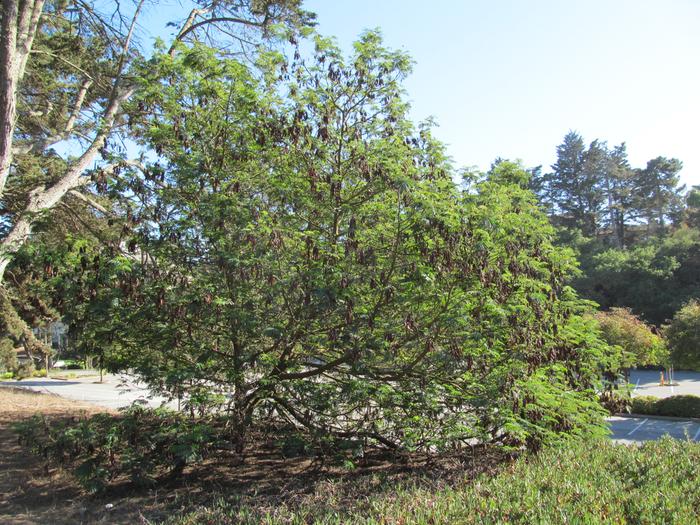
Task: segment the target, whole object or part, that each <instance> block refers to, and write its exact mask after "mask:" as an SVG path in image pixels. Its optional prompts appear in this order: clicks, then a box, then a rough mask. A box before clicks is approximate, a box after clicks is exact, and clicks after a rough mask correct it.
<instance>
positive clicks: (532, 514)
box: [166, 438, 700, 525]
mask: <svg viewBox="0 0 700 525" xmlns="http://www.w3.org/2000/svg"><path fill="white" fill-rule="evenodd" d="M698 465H700V444H697V443H691V442H683V441H676V440H672V439H670V438H667V439H663V440H661V441H658V442H649V443H646V444H644V445H643V446H640V447H636V446H633V447H626V446H620V445H614V444H612V443H611V442H597V443H580V444H578V445H574V446H568V447H566V448H561V449H552V450H547V451H544V452H542V453H540V454H539V455H538V456H536V457H529V458H528V457H526V458H521V459H520V460H518V461H516V462H515V463H513V464H512V465H511V466H510V467H509V468H506V469H505V470H504V471H502V472H501V473H499V474H497V475H495V476H488V475H483V476H481V477H479V478H477V480H476V481H471V482H464V483H463V484H459V483H458V484H456V485H452V486H449V485H447V486H439V487H432V488H425V487H415V486H411V485H404V486H401V487H398V488H396V489H395V490H394V491H393V492H388V493H386V492H385V493H376V492H375V493H372V492H367V493H364V494H358V495H357V499H356V500H355V501H354V503H353V505H352V506H350V507H349V506H348V504H347V502H346V501H342V499H338V498H337V493H338V487H334V486H330V487H325V488H324V493H323V494H316V495H315V496H309V497H307V498H306V499H304V500H302V501H299V502H297V503H296V505H294V506H291V505H288V504H286V505H279V506H277V507H274V508H267V509H261V508H257V507H256V504H255V502H254V500H247V501H233V502H232V501H230V500H226V499H220V500H218V501H217V502H216V503H214V504H213V505H210V506H207V507H202V508H200V509H198V510H196V511H194V512H191V513H190V514H186V515H184V516H181V517H176V518H172V519H170V520H169V521H167V522H166V523H167V524H168V525H195V524H201V523H207V524H210V525H224V524H234V523H236V524H238V523H240V524H251V525H252V524H258V523H264V524H305V523H323V524H367V525H369V524H384V525H389V524H395V525H399V524H401V525H407V524H426V525H427V524H438V523H450V524H500V523H521V524H535V523H538V524H539V523H544V524H549V523H583V524H588V523H590V524H598V523H611V524H620V523H634V524H657V523H677V524H685V523H687V524H692V523H697V522H698V509H700V472H698V467H697V466H698Z"/></svg>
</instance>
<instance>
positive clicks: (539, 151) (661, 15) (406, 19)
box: [304, 0, 700, 184]
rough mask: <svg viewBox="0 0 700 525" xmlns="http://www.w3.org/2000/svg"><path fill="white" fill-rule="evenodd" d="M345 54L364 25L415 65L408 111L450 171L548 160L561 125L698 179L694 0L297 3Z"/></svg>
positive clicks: (699, 30) (698, 11) (699, 4)
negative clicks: (678, 164)
mask: <svg viewBox="0 0 700 525" xmlns="http://www.w3.org/2000/svg"><path fill="white" fill-rule="evenodd" d="M304 5H305V6H306V7H307V9H309V10H311V11H314V12H316V13H317V14H318V22H319V25H318V29H319V31H320V32H321V33H323V34H328V35H335V36H336V37H337V38H338V41H339V43H340V44H341V45H342V46H343V47H348V46H349V45H350V43H351V42H352V40H353V39H355V38H356V37H357V35H358V34H359V33H360V32H361V31H362V30H364V29H366V28H374V27H379V28H381V30H382V32H383V34H384V36H385V40H386V43H387V44H388V45H389V46H391V47H395V48H401V49H405V50H406V51H408V52H409V53H410V54H411V56H412V57H413V58H414V60H415V62H416V63H415V68H414V73H413V75H412V76H411V77H410V78H409V79H408V80H407V82H406V88H407V91H408V96H409V99H410V100H411V101H412V104H413V116H414V118H416V119H423V118H425V117H427V116H434V117H435V118H436V120H437V122H438V124H439V125H440V127H439V128H438V129H437V130H436V134H437V136H438V137H439V138H441V139H442V140H443V141H444V142H447V143H448V144H449V152H450V154H451V155H452V157H453V158H454V160H455V162H456V164H457V165H458V166H471V165H476V166H478V167H480V168H482V169H485V168H488V166H489V165H490V163H491V161H492V160H493V159H494V158H495V157H498V156H500V157H504V158H511V159H516V158H520V159H522V160H523V161H524V163H525V164H526V165H528V166H534V165H538V164H543V165H544V166H545V167H546V168H548V167H549V165H550V164H552V162H553V161H554V155H555V148H556V146H557V144H559V143H561V141H562V138H563V137H564V135H565V134H566V132H567V131H569V130H570V129H573V130H576V131H578V132H579V133H581V134H582V135H583V137H584V139H585V140H586V141H588V142H590V141H592V140H593V139H595V138H600V139H601V140H607V141H608V143H609V144H617V143H620V142H623V141H624V142H626V143H627V149H628V153H629V158H630V162H631V163H632V165H633V166H635V167H637V166H644V165H645V164H646V161H647V160H649V159H651V158H653V157H656V156H658V155H664V156H667V157H677V158H679V159H681V160H682V161H683V163H684V169H683V171H682V172H681V179H682V181H683V182H685V183H686V184H700V132H699V131H700V0H654V1H649V0H585V1H584V0H527V1H525V0H433V1H432V2H426V1H424V0H423V1H419V0H374V1H372V0H352V1H350V0H343V1H341V0H306V2H305V3H304Z"/></svg>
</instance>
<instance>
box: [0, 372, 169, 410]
mask: <svg viewBox="0 0 700 525" xmlns="http://www.w3.org/2000/svg"><path fill="white" fill-rule="evenodd" d="M3 386H10V387H21V388H28V389H30V390H34V391H36V392H44V393H48V394H57V395H59V396H63V397H66V398H68V399H75V400H77V401H85V402H88V403H93V404H95V405H99V406H103V407H107V408H112V409H116V408H122V407H125V406H129V405H130V404H131V403H133V402H134V401H139V402H142V403H145V404H148V405H150V406H153V407H157V406H160V405H161V404H162V403H163V402H164V399H163V398H160V397H157V396H150V395H149V392H148V390H147V389H146V388H144V387H143V386H140V385H139V384H138V383H136V382H134V381H133V380H130V379H129V378H127V377H126V376H117V375H111V374H107V375H105V377H104V381H103V382H102V383H100V382H99V379H98V378H96V377H89V378H75V379H68V380H65V381H64V380H60V379H47V378H33V379H25V380H23V381H0V387H3Z"/></svg>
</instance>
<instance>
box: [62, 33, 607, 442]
mask: <svg viewBox="0 0 700 525" xmlns="http://www.w3.org/2000/svg"><path fill="white" fill-rule="evenodd" d="M316 47H317V53H316V54H315V55H314V56H313V57H311V58H309V59H308V60H306V59H302V58H301V56H300V55H297V56H296V57H294V58H293V59H288V58H286V57H284V56H282V55H280V54H265V55H263V56H262V57H261V59H260V65H259V67H260V68H262V74H261V75H259V76H260V79H258V75H256V74H255V73H256V72H255V71H253V70H251V69H250V68H249V67H247V66H245V65H244V64H242V63H240V62H237V61H234V60H228V59H226V60H224V59H221V58H219V57H218V56H217V53H216V52H215V50H211V49H208V48H206V47H204V46H201V45H199V46H194V47H193V48H191V49H189V50H185V49H183V50H181V52H180V53H177V54H175V56H170V54H167V53H162V54H157V55H156V56H155V57H154V58H153V59H152V60H151V61H149V62H148V63H147V64H145V65H144V71H143V75H142V77H143V84H144V85H143V86H142V89H141V91H140V93H141V95H140V98H139V101H138V104H139V105H140V107H141V108H142V110H143V113H142V116H141V119H140V120H139V121H136V120H135V121H134V124H133V125H134V129H137V128H138V130H139V133H140V136H141V141H142V142H143V144H144V145H145V146H146V147H148V148H149V149H152V150H153V151H156V152H157V154H158V156H159V157H158V161H157V162H155V163H153V164H152V165H150V166H148V167H147V168H146V169H145V171H144V172H137V171H132V170H129V169H126V168H125V169H124V170H123V172H122V176H121V177H120V179H119V180H115V181H114V182H113V183H112V184H111V186H110V187H109V188H108V191H109V192H111V193H112V194H113V195H114V196H115V197H119V196H121V198H122V203H121V206H122V207H123V208H124V209H125V210H128V211H127V216H128V223H127V225H126V228H127V229H128V231H129V240H128V241H126V244H127V246H128V247H129V249H130V250H131V252H132V253H133V254H134V256H128V255H119V256H116V255H115V254H114V253H112V254H110V253H109V252H108V251H106V250H99V249H97V248H95V247H91V246H89V245H83V246H80V247H79V248H77V250H74V251H73V253H72V255H70V254H69V255H67V256H66V257H65V258H64V261H65V266H66V267H67V268H68V271H67V272H66V275H65V276H64V278H63V286H64V288H63V290H64V293H63V297H65V298H66V300H67V301H71V302H72V306H71V307H70V308H68V311H69V312H70V314H71V318H70V321H71V323H72V324H73V325H74V326H78V327H80V329H81V330H82V333H83V341H86V342H87V344H89V345H93V346H94V347H95V348H99V349H100V352H102V355H103V356H104V358H105V364H106V365H107V367H109V368H112V369H127V368H128V369H132V370H134V371H135V372H136V374H138V376H139V377H140V378H141V379H143V380H144V381H145V382H146V383H147V384H149V386H150V387H151V388H153V389H154V390H156V391H157V392H159V393H162V394H164V395H166V396H169V397H171V398H176V397H177V398H182V399H183V400H185V401H186V402H188V403H190V404H192V403H194V402H196V403H197V404H198V405H197V407H196V408H195V407H193V409H194V410H195V411H197V412H202V413H203V412H206V410H207V409H208V408H209V409H219V408H221V409H223V410H225V411H226V414H227V416H228V417H229V418H230V419H231V421H232V427H233V428H235V429H237V431H238V432H239V433H240V435H239V436H238V437H237V438H236V439H237V440H238V444H239V446H241V447H242V446H243V444H244V441H245V433H246V431H247V429H248V428H249V427H250V426H251V425H252V424H253V423H254V422H256V421H260V420H263V419H269V418H270V417H271V416H270V415H271V414H274V415H276V416H277V417H278V418H280V419H282V420H286V421H290V422H293V423H294V424H295V425H297V426H298V427H299V428H300V429H304V431H305V432H306V433H307V434H309V435H311V436H328V435H335V436H339V437H353V438H362V439H369V440H371V441H374V442H379V443H381V444H383V445H386V446H388V447H403V448H408V449H431V450H443V449H447V448H452V447H455V446H457V447H459V446H464V445H465V444H466V443H467V442H468V441H469V440H472V439H478V440H496V441H500V442H503V443H507V444H511V445H514V446H523V445H527V446H530V447H533V448H536V447H538V446H541V445H542V444H543V443H548V442H553V441H557V440H560V439H566V438H567V437H583V436H589V435H600V434H601V433H603V432H605V427H604V423H603V419H602V415H603V414H604V412H603V410H602V409H601V407H600V406H599V404H598V403H597V399H596V388H597V387H598V386H599V373H600V370H601V368H604V367H605V363H604V361H605V360H606V359H608V353H609V352H608V348H607V346H606V345H605V343H603V342H602V341H601V340H600V339H599V338H598V337H597V335H596V331H595V329H594V328H593V326H594V325H593V322H592V321H591V320H589V319H583V318H582V314H584V313H586V312H587V311H589V309H590V306H589V305H588V304H587V303H584V302H581V301H580V300H579V299H578V298H577V297H576V294H575V293H574V292H573V290H572V289H571V288H569V287H567V286H566V284H565V283H566V280H567V279H568V276H569V275H570V273H571V272H572V271H573V270H574V265H575V262H574V259H573V257H572V254H571V252H570V251H568V250H562V249H559V248H555V247H554V246H553V245H552V237H553V230H552V228H551V227H550V226H549V224H548V222H547V219H546V217H545V216H544V215H543V214H542V213H540V212H539V210H538V208H537V206H536V203H535V199H534V197H533V195H532V194H531V193H530V192H529V191H528V190H527V189H525V187H524V186H525V184H526V181H527V178H528V175H527V174H525V173H523V172H522V168H520V167H519V166H517V165H512V163H501V164H499V165H498V166H497V167H496V168H495V169H494V171H493V173H491V174H490V176H488V177H486V178H485V179H484V180H481V181H479V182H476V183H475V184H474V185H473V186H472V187H470V188H469V190H468V191H465V192H462V191H460V190H459V189H458V188H457V187H456V185H455V184H454V183H453V181H452V172H451V168H450V166H449V164H448V163H447V160H446V158H445V155H444V153H443V150H442V146H441V145H440V144H439V143H438V142H436V141H435V140H434V139H433V138H432V137H431V133H430V128H429V127H428V126H425V125H424V126H419V127H418V128H417V129H416V128H415V127H414V126H413V125H412V124H411V123H410V122H409V121H408V119H407V109H408V106H407V104H406V102H405V101H404V100H403V99H402V88H401V83H400V81H401V79H402V78H403V77H405V75H406V74H407V73H408V72H409V70H410V60H409V59H408V57H406V56H405V55H404V54H403V53H397V52H392V51H390V50H387V49H385V48H384V47H383V46H382V43H381V39H380V37H379V35H377V34H376V33H367V34H365V35H364V36H363V37H362V39H361V40H360V41H359V42H357V43H356V45H355V48H354V55H353V56H352V57H350V58H348V59H346V58H343V57H342V55H341V53H340V52H339V51H338V50H337V49H336V48H335V47H334V46H333V45H332V44H331V43H330V42H329V41H327V40H323V39H320V38H319V39H317V41H316ZM86 299H89V300H86ZM205 391H206V392H208V393H209V395H211V396H212V397H210V398H208V399H205V398H206V397H207V396H204V398H203V397H202V396H201V393H202V392H205ZM224 396H225V397H224ZM224 399H226V403H225V404H223V403H222V400H224Z"/></svg>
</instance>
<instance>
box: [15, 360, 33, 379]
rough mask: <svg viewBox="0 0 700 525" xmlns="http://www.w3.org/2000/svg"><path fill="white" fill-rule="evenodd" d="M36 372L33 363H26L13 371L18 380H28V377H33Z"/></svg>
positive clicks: (20, 364)
mask: <svg viewBox="0 0 700 525" xmlns="http://www.w3.org/2000/svg"><path fill="white" fill-rule="evenodd" d="M35 371H36V369H35V368H34V362H33V361H24V362H22V363H19V364H18V365H17V366H16V367H15V369H14V370H13V375H14V377H15V379H17V380H20V379H26V378H28V377H32V375H33V374H34V372H35Z"/></svg>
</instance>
